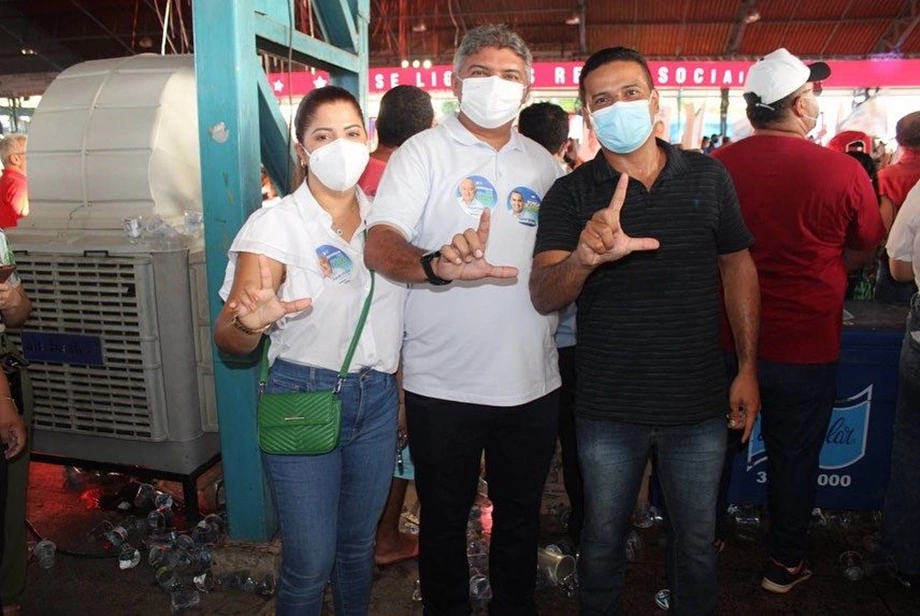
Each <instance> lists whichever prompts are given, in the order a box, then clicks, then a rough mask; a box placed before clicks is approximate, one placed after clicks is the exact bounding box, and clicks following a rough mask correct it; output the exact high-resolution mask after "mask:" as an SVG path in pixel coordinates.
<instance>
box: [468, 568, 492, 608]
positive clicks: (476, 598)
mask: <svg viewBox="0 0 920 616" xmlns="http://www.w3.org/2000/svg"><path fill="white" fill-rule="evenodd" d="M470 599H472V600H473V603H475V604H477V605H482V604H484V603H487V602H488V601H489V600H490V599H492V587H491V586H490V585H489V578H488V577H487V576H485V575H483V574H481V573H478V574H476V575H474V576H472V577H471V578H470Z"/></svg>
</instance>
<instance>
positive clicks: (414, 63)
mask: <svg viewBox="0 0 920 616" xmlns="http://www.w3.org/2000/svg"><path fill="white" fill-rule="evenodd" d="M421 65H422V63H421V62H419V61H418V60H413V61H412V68H418V67H419V66H421Z"/></svg>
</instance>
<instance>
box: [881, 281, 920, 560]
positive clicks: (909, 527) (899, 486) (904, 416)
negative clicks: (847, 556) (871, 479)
mask: <svg viewBox="0 0 920 616" xmlns="http://www.w3.org/2000/svg"><path fill="white" fill-rule="evenodd" d="M911 334H914V335H918V334H920V294H918V295H915V296H914V298H913V300H912V303H911V311H910V314H909V315H908V317H907V332H906V334H905V336H904V343H903V344H902V345H901V361H900V368H899V371H898V404H897V409H896V410H895V418H894V440H893V443H892V446H891V478H890V479H889V480H888V491H887V492H886V493H885V509H884V516H883V518H882V539H883V541H884V544H885V546H886V547H887V549H888V550H889V551H890V552H891V553H892V554H893V555H894V558H895V561H896V562H897V564H898V570H899V571H900V572H901V573H904V574H906V575H911V576H920V473H917V458H918V456H917V452H918V451H920V341H918V340H916V339H915V338H913V336H911Z"/></svg>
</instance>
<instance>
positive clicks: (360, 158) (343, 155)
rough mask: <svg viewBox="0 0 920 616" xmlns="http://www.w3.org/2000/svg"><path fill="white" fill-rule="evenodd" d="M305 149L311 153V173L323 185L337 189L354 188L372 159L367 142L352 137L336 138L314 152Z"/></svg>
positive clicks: (330, 188)
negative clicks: (353, 139) (352, 139)
mask: <svg viewBox="0 0 920 616" xmlns="http://www.w3.org/2000/svg"><path fill="white" fill-rule="evenodd" d="M304 151H305V152H307V154H309V155H310V162H309V168H310V173H312V174H313V175H314V176H316V179H317V180H319V181H320V183H321V184H322V185H323V186H325V187H326V188H328V189H329V190H337V191H343V190H348V189H349V188H353V187H354V185H355V184H357V183H358V178H360V177H361V174H362V173H364V169H365V168H366V167H367V161H368V160H369V159H370V152H368V151H367V144H364V143H361V142H359V141H351V140H350V139H336V140H335V141H333V142H332V143H327V144H325V145H322V146H320V147H318V148H316V149H315V150H313V151H312V152H309V151H307V148H304Z"/></svg>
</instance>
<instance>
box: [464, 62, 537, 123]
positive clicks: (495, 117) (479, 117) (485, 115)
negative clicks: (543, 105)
mask: <svg viewBox="0 0 920 616" xmlns="http://www.w3.org/2000/svg"><path fill="white" fill-rule="evenodd" d="M457 79H460V78H459V77H457ZM460 81H461V83H462V84H463V87H462V89H461V95H460V111H462V112H463V115H465V116H466V117H468V118H469V119H470V120H472V121H473V122H474V123H475V124H477V125H478V126H481V127H483V128H498V127H499V126H501V125H503V124H507V123H508V122H510V121H511V120H513V119H514V117H515V116H516V115H517V112H518V109H520V108H521V102H522V101H523V100H524V84H522V83H518V82H516V81H508V80H507V79H502V78H501V77H499V76H497V75H492V76H491V77H467V78H466V79H460Z"/></svg>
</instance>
